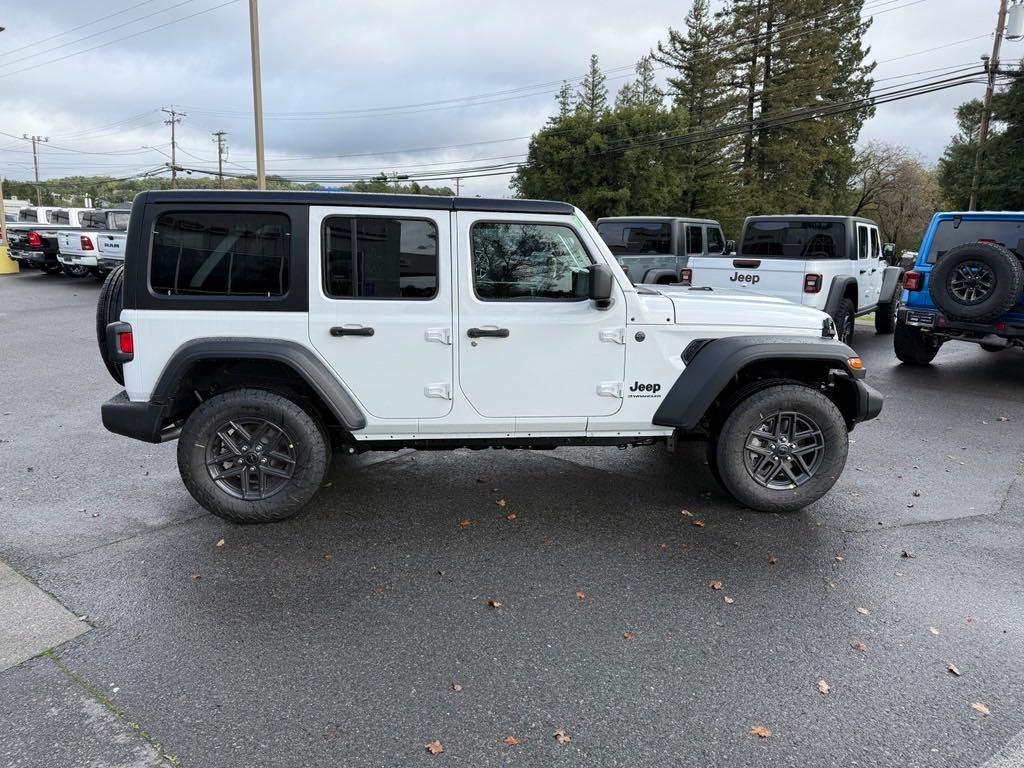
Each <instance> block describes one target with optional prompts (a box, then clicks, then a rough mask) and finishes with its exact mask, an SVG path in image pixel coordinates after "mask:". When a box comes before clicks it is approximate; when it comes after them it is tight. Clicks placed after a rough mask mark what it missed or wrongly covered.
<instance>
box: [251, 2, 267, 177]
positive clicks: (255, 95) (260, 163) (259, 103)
mask: <svg viewBox="0 0 1024 768" xmlns="http://www.w3.org/2000/svg"><path fill="white" fill-rule="evenodd" d="M249 37H250V42H251V45H252V108H253V116H254V118H255V120H256V186H257V188H258V189H266V188H267V167H266V162H265V160H264V157H263V87H262V85H261V84H260V20H259V9H258V8H257V7H256V0H249Z"/></svg>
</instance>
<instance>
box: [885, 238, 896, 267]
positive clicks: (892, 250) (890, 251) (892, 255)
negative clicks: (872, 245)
mask: <svg viewBox="0 0 1024 768" xmlns="http://www.w3.org/2000/svg"><path fill="white" fill-rule="evenodd" d="M882 258H883V259H885V260H886V261H887V262H889V264H892V265H895V264H896V243H883V244H882Z"/></svg>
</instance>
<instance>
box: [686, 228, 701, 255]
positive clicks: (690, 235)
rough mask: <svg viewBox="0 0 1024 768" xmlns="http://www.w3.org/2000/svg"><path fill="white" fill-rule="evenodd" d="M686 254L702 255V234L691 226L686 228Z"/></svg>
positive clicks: (699, 229)
mask: <svg viewBox="0 0 1024 768" xmlns="http://www.w3.org/2000/svg"><path fill="white" fill-rule="evenodd" d="M686 253H687V254H701V253H704V233H703V232H701V228H700V227H698V226H696V225H692V224H691V225H687V227H686Z"/></svg>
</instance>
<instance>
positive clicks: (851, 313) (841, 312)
mask: <svg viewBox="0 0 1024 768" xmlns="http://www.w3.org/2000/svg"><path fill="white" fill-rule="evenodd" d="M856 312H857V310H856V307H854V306H853V302H852V301H850V300H849V299H843V300H842V301H841V302H839V308H838V309H837V310H836V314H835V317H833V318H832V319H833V320H834V321H835V323H836V335H837V337H838V339H839V341H841V342H843V344H849V343H850V342H851V341H853V327H854V320H855V318H856Z"/></svg>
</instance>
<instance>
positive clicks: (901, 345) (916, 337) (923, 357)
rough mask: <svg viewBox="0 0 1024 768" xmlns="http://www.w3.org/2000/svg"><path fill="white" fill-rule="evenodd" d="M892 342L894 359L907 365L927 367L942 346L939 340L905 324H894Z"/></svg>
mask: <svg viewBox="0 0 1024 768" xmlns="http://www.w3.org/2000/svg"><path fill="white" fill-rule="evenodd" d="M892 342H893V350H894V351H895V352H896V357H898V358H899V359H900V361H901V362H904V363H906V364H907V365H928V364H929V363H930V362H931V361H932V360H934V359H935V356H936V355H937V354H938V353H939V347H941V346H942V342H941V341H940V340H939V339H937V338H935V337H934V336H932V335H930V334H929V335H926V334H925V333H924V332H923V331H922V330H921V329H920V328H915V327H913V326H911V325H907V324H906V323H897V324H896V332H895V335H894V336H893V338H892Z"/></svg>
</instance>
